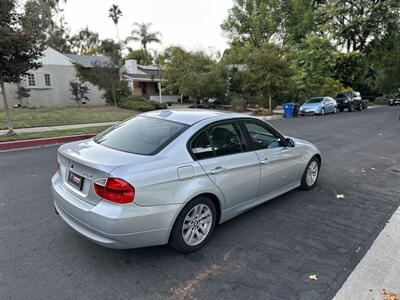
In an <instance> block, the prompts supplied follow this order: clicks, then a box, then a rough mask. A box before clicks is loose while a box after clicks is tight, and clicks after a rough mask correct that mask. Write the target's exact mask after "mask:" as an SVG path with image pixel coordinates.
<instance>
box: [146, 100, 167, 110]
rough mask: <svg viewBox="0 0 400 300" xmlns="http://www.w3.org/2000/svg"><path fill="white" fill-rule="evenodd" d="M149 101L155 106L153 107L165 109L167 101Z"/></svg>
mask: <svg viewBox="0 0 400 300" xmlns="http://www.w3.org/2000/svg"><path fill="white" fill-rule="evenodd" d="M150 103H151V104H152V105H153V106H154V107H155V109H166V108H167V107H168V105H167V103H160V102H157V101H150Z"/></svg>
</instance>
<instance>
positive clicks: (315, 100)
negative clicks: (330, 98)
mask: <svg viewBox="0 0 400 300" xmlns="http://www.w3.org/2000/svg"><path fill="white" fill-rule="evenodd" d="M323 100H324V98H311V99H310V100H308V101H307V103H320V102H321V101H323Z"/></svg>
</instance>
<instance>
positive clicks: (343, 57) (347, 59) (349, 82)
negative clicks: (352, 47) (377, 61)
mask: <svg viewBox="0 0 400 300" xmlns="http://www.w3.org/2000/svg"><path fill="white" fill-rule="evenodd" d="M366 72H367V64H366V61H365V55H364V54H362V53H360V52H344V53H343V52H338V53H336V54H335V64H334V66H333V69H332V75H333V76H332V77H333V78H335V79H337V80H339V81H340V82H341V83H342V84H343V85H344V86H348V87H352V88H354V89H355V90H357V91H358V90H359V89H360V87H361V86H362V83H363V79H364V77H365V74H366Z"/></svg>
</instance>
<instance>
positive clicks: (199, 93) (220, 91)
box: [158, 47, 228, 100]
mask: <svg viewBox="0 0 400 300" xmlns="http://www.w3.org/2000/svg"><path fill="white" fill-rule="evenodd" d="M158 60H159V63H160V65H161V66H162V68H163V69H164V74H165V77H166V78H167V82H166V83H165V85H166V86H165V90H166V91H167V92H170V93H179V94H180V95H181V98H183V95H187V96H191V97H193V98H195V99H197V100H201V99H206V98H210V97H216V98H223V97H225V94H226V92H227V91H228V80H227V72H226V69H225V67H224V66H223V65H221V64H217V63H216V62H215V61H214V60H213V59H212V58H211V57H209V56H208V55H206V54H205V53H204V52H187V51H185V50H184V49H183V48H180V47H170V48H167V49H166V50H165V51H164V53H163V54H162V55H160V57H159V58H158Z"/></svg>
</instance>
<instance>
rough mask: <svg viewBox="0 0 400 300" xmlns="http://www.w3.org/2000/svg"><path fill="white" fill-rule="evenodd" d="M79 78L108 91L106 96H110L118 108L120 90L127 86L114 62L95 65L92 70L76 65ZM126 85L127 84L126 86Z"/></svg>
mask: <svg viewBox="0 0 400 300" xmlns="http://www.w3.org/2000/svg"><path fill="white" fill-rule="evenodd" d="M75 68H76V69H77V71H78V75H79V77H80V78H81V79H82V80H84V81H89V82H91V83H93V84H94V85H97V86H98V87H99V88H101V89H104V90H105V91H106V95H110V96H111V99H107V100H111V101H112V102H113V104H114V106H115V107H117V104H118V101H119V100H121V99H117V94H118V90H119V89H120V88H121V87H122V88H123V84H125V83H124V82H123V81H121V78H120V72H119V67H118V65H116V64H115V63H114V62H113V61H112V60H110V61H109V62H106V63H105V62H101V63H100V62H99V63H95V64H94V65H93V66H92V67H91V68H85V67H82V66H80V65H75ZM125 85H126V84H125Z"/></svg>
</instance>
